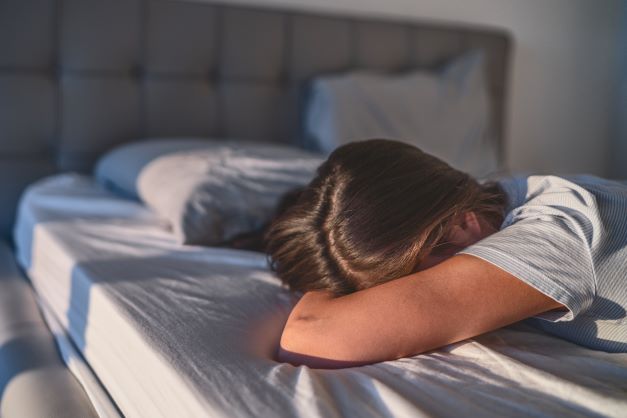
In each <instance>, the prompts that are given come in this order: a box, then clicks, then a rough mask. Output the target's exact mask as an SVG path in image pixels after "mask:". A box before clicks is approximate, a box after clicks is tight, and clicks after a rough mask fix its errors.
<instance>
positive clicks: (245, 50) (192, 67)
mask: <svg viewBox="0 0 627 418" xmlns="http://www.w3.org/2000/svg"><path fill="white" fill-rule="evenodd" d="M111 28H115V30H114V31H112V30H111ZM511 46H512V45H511V39H510V37H509V35H508V34H507V33H506V32H504V31H503V30H500V29H496V28H486V27H475V26H465V25H460V24H455V25H453V24H441V23H437V22H424V21H409V20H407V21H401V20H399V19H391V18H388V19H385V18H376V19H375V18H371V17H368V16H336V15H328V14H319V13H318V14H316V13H308V12H302V11H295V10H289V9H278V8H255V7H248V6H233V5H229V4H228V3H225V4H218V3H203V2H189V1H179V0H109V1H104V0H89V1H85V0H4V1H2V2H0V138H1V141H0V173H1V174H2V175H1V176H0V199H1V202H2V205H0V229H1V232H2V234H3V236H4V238H5V239H7V240H11V236H12V231H13V230H14V231H15V234H14V236H13V237H14V242H13V244H14V248H13V249H12V250H9V249H8V248H5V246H3V247H1V250H2V255H3V257H2V259H3V263H4V264H3V265H2V266H0V267H2V269H1V272H2V274H3V276H2V278H3V280H4V275H5V271H9V273H7V275H10V276H11V280H13V282H15V280H16V279H15V277H16V276H17V275H18V274H19V273H18V272H17V269H16V268H15V267H14V264H15V260H14V259H13V258H14V257H16V258H17V261H18V262H19V265H20V266H21V268H22V270H23V272H24V273H25V275H26V276H27V277H28V280H29V282H30V283H31V284H32V287H33V289H34V295H35V298H36V300H37V303H38V308H35V307H29V308H28V313H27V315H28V318H29V321H35V320H38V321H41V320H40V319H37V318H39V312H37V309H39V310H40V311H41V314H42V315H43V316H44V317H45V320H46V325H47V327H48V329H50V331H51V332H52V335H54V338H55V341H56V349H57V350H58V352H59V354H60V358H61V359H62V361H63V364H65V366H67V370H69V372H67V375H66V376H65V377H64V378H63V379H62V378H57V377H55V378H54V379H52V378H48V380H46V379H45V378H44V377H45V375H44V377H42V378H38V379H39V380H37V379H33V380H31V381H26V382H25V383H24V384H23V385H21V386H19V387H17V388H16V389H15V390H12V391H7V390H4V393H3V394H2V405H1V406H2V411H3V415H6V416H37V413H35V412H32V410H29V409H28V408H27V407H26V403H25V402H24V399H37V400H38V401H39V402H37V403H36V404H37V405H40V406H41V409H40V411H52V410H53V409H54V410H58V411H66V412H67V411H72V412H67V414H68V415H71V416H106V417H109V416H111V417H115V416H127V417H138V416H151V417H152V416H242V417H246V416H324V417H327V416H360V417H362V416H363V417H367V416H451V415H472V416H499V417H500V416H530V415H532V416H589V415H601V416H616V417H619V416H624V411H625V410H627V402H626V401H625V398H626V397H627V357H625V354H608V353H603V352H595V351H592V350H588V349H585V348H582V347H578V346H575V345H573V344H570V343H567V342H565V341H562V340H559V339H556V338H554V337H550V336H548V335H546V334H544V333H542V332H539V331H536V330H534V329H533V328H530V327H529V326H527V325H526V324H517V325H515V326H512V327H508V328H506V329H503V330H499V331H496V332H493V333H489V334H486V335H482V336H480V337H477V338H475V339H472V340H468V341H464V342H461V343H458V344H454V345H451V346H448V347H445V348H443V349H440V350H436V351H433V352H430V353H426V354H423V355H420V356H416V357H413V358H411V359H403V360H398V361H394V362H386V363H381V364H377V365H371V366H365V367H359V368H351V369H345V370H313V369H309V368H307V367H293V366H291V365H288V364H281V363H277V362H276V361H274V360H273V353H274V351H275V349H276V344H277V339H278V336H279V334H280V331H281V327H282V325H283V323H284V321H285V319H286V317H287V314H288V312H289V309H290V307H291V306H292V304H293V303H294V298H293V296H291V295H290V294H289V293H287V292H286V291H285V290H284V289H283V288H282V287H281V286H280V285H279V282H278V280H277V279H276V277H274V276H273V275H272V273H271V272H270V270H269V269H268V265H267V260H266V258H265V256H264V255H263V254H259V253H254V252H247V251H241V250H231V249H224V248H210V247H200V246H181V245H180V244H178V243H177V242H176V241H175V240H174V238H173V236H172V234H171V233H170V231H169V230H168V228H167V227H166V226H165V225H164V223H163V220H162V219H160V218H159V217H156V216H155V214H154V213H153V212H151V211H150V210H147V209H146V208H145V207H144V206H142V205H141V204H139V203H138V202H137V201H135V200H132V199H124V198H121V197H120V196H117V195H115V194H113V193H111V192H110V191H108V190H105V189H103V188H102V187H101V186H99V185H98V184H96V183H95V182H94V180H93V178H92V177H91V176H89V174H90V173H91V172H92V169H93V164H94V162H95V161H96V160H97V159H98V158H99V157H100V156H101V155H102V154H103V153H104V152H106V151H107V150H109V149H110V148H112V147H113V146H115V145H118V144H121V143H127V142H133V141H140V140H143V139H145V138H160V137H171V136H181V137H186V136H187V137H190V136H196V137H199V136H200V137H213V138H215V137H219V138H227V139H246V140H249V141H258V142H269V143H275V144H292V145H296V146H298V147H302V148H307V149H312V148H314V146H313V145H312V142H311V138H309V137H308V136H307V134H306V133H305V131H304V129H303V122H304V120H303V115H302V107H303V106H302V104H303V102H304V100H305V99H306V96H307V94H308V89H309V82H310V80H311V79H312V78H314V77H317V76H321V75H326V74H338V73H343V72H347V71H352V70H361V69H368V70H375V71H380V72H385V73H399V72H404V71H408V70H413V69H431V68H436V67H438V66H440V65H442V63H444V62H447V61H449V60H451V59H452V58H454V57H456V56H459V55H460V54H462V53H463V52H465V51H468V50H471V49H478V50H481V51H483V53H484V54H485V56H486V74H485V76H486V80H487V86H488V92H489V98H490V107H491V112H492V116H493V117H492V119H491V123H492V125H491V130H492V132H493V133H494V135H493V136H492V139H493V141H494V146H495V149H496V150H497V154H498V156H499V157H500V160H501V162H502V155H503V147H504V143H505V141H504V132H505V122H506V117H505V115H506V103H507V100H506V97H507V74H508V63H509V53H510V49H511ZM69 173H73V174H69ZM77 173H78V174H77ZM45 176H52V177H48V178H46V179H44V180H42V181H39V182H36V183H35V184H33V185H32V186H31V187H30V188H29V189H28V191H27V192H26V193H25V194H24V196H23V198H22V201H21V204H20V209H19V216H18V217H17V221H16V216H15V213H16V207H17V202H18V198H19V196H20V195H22V194H23V193H24V190H25V188H26V186H27V185H28V184H31V183H33V182H35V181H36V180H38V179H40V178H42V177H45ZM7 266H9V267H10V268H9V267H7ZM13 282H12V283H13ZM7 289H8V292H16V290H15V289H14V288H13V287H7ZM20 289H21V290H20V292H22V293H23V291H24V290H25V289H24V288H20ZM22 293H21V294H22ZM12 294H13V293H7V299H10V298H11V295H12ZM29 297H31V298H32V294H30V293H29ZM20 300H21V299H20ZM22 311H23V309H22V310H21V309H16V310H13V311H11V312H8V313H4V312H3V315H12V316H11V317H10V319H11V323H12V324H18V325H15V326H12V327H9V328H6V330H3V331H2V332H1V333H0V336H1V337H2V341H3V342H4V343H3V344H5V345H3V347H5V346H7V345H10V344H8V343H7V342H9V343H10V342H11V341H13V340H15V339H17V338H18V337H21V335H22V334H23V326H20V325H19V324H23V323H24V320H23V315H26V313H24V312H22ZM20 315H22V316H20ZM29 323H30V322H29ZM42 329H43V327H42ZM20 341H22V340H20ZM21 347H24V348H23V349H20V357H19V362H20V363H19V364H20V365H21V366H20V367H21V368H18V370H17V371H16V372H15V374H16V375H19V374H20V373H22V374H26V373H27V372H29V371H31V370H33V369H45V368H46V367H48V368H49V367H51V365H53V364H54V366H55V367H58V366H59V364H58V363H60V360H59V359H56V360H55V359H52V358H50V356H47V357H45V360H42V358H43V357H42V356H39V354H38V353H40V352H41V350H43V348H42V347H47V348H46V349H50V347H52V343H51V341H43V340H42V339H37V340H32V341H31V340H24V344H23V345H22V346H21ZM5 351H6V350H2V349H0V364H9V363H7V362H11V361H14V359H15V357H11V356H8V355H7V354H6V352H5ZM55 361H56V363H55ZM3 362H4V363H3ZM70 372H71V376H74V377H75V379H76V381H78V382H79V383H80V386H79V385H76V384H74V385H73V384H72V383H71V382H70V383H68V378H67V376H69V373H70ZM64 379H65V380H64ZM70 380H72V379H70ZM3 389H4V388H3ZM67 394H72V396H68V395H67ZM77 399H78V401H77ZM80 399H82V401H81V400H80ZM85 399H86V400H88V402H85ZM33 404H35V402H33ZM85 404H87V405H88V406H85ZM6 405H11V408H12V409H10V411H11V413H8V412H7V411H9V409H7V408H8V407H6ZM70 405H71V406H72V408H70ZM53 406H54V408H53Z"/></svg>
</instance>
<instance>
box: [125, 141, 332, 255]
mask: <svg viewBox="0 0 627 418" xmlns="http://www.w3.org/2000/svg"><path fill="white" fill-rule="evenodd" d="M322 161H323V159H322V157H321V156H320V155H316V154H313V153H309V152H306V151H303V150H300V149H297V148H294V147H287V146H279V145H270V144H255V143H246V142H234V141H229V142H228V143H226V142H221V143H218V142H214V143H213V144H212V145H210V146H207V147H205V148H202V149H197V150H195V151H188V152H180V153H173V154H169V155H164V156H161V157H160V158H157V159H155V160H154V161H152V162H151V163H149V164H147V165H146V167H145V168H144V169H143V170H142V171H141V173H140V175H139V179H138V181H137V183H138V189H139V195H140V197H141V199H142V201H143V202H144V203H145V204H146V205H148V206H149V207H150V208H152V209H153V210H154V211H155V212H156V213H158V214H159V215H160V216H161V217H163V218H164V219H166V220H167V221H168V222H170V225H171V227H172V230H173V231H174V234H175V236H176V237H177V239H178V240H179V242H181V243H184V244H197V245H199V244H205V245H215V244H219V243H222V242H224V241H228V240H230V239H232V238H234V237H235V236H237V235H239V234H241V233H245V232H251V231H255V230H258V229H259V228H261V227H262V226H263V225H264V224H266V223H267V222H268V221H270V220H271V219H272V216H273V215H274V213H275V210H276V208H277V206H278V205H279V203H280V201H281V199H282V197H283V196H284V195H285V193H287V192H289V191H291V190H294V189H296V188H299V187H303V186H305V185H306V184H308V183H309V182H310V181H311V179H312V178H313V177H314V176H315V173H316V169H317V168H318V166H319V165H320V164H321V163H322Z"/></svg>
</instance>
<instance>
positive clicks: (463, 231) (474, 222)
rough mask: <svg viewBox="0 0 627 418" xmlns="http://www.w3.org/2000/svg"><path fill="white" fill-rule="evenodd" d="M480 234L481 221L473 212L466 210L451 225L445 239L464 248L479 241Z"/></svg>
mask: <svg viewBox="0 0 627 418" xmlns="http://www.w3.org/2000/svg"><path fill="white" fill-rule="evenodd" d="M481 238H483V236H482V229H481V223H480V222H479V218H478V217H477V214H476V213H475V212H472V211H470V212H466V213H464V214H463V215H461V216H460V217H459V220H458V221H457V222H456V223H455V224H454V225H453V226H452V227H451V229H450V231H449V232H448V234H447V241H448V242H449V243H451V244H453V245H456V246H458V247H462V248H466V247H468V246H469V245H472V244H474V243H475V242H477V241H479V240H480V239H481Z"/></svg>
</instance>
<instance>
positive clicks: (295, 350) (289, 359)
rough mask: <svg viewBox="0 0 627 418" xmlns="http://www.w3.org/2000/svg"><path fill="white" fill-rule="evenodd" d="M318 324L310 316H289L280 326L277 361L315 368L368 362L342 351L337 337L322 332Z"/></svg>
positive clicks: (334, 367)
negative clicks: (283, 324)
mask: <svg viewBox="0 0 627 418" xmlns="http://www.w3.org/2000/svg"><path fill="white" fill-rule="evenodd" d="M322 325H323V324H321V323H319V322H318V321H316V320H315V319H313V318H306V319H293V318H291V319H290V321H288V323H287V324H286V326H285V328H284V329H283V334H282V336H281V343H280V346H279V349H278V353H277V360H278V361H280V362H283V363H290V364H292V365H294V366H308V367H311V368H315V369H337V368H344V367H354V366H360V365H363V364H368V363H371V362H367V361H359V360H356V359H352V358H351V356H352V354H354V353H352V352H351V351H350V350H345V349H344V346H343V343H342V341H341V340H334V339H333V338H332V337H331V336H330V335H329V333H327V332H324V331H323V326H322Z"/></svg>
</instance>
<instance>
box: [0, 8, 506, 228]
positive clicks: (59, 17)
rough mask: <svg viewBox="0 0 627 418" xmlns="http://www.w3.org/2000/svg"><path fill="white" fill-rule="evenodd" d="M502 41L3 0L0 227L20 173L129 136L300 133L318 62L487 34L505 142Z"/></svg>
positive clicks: (341, 64)
mask: <svg viewBox="0 0 627 418" xmlns="http://www.w3.org/2000/svg"><path fill="white" fill-rule="evenodd" d="M510 43H511V42H510V38H509V36H508V35H507V34H506V33H504V32H503V31H500V30H494V29H488V28H476V27H458V26H450V25H449V26H442V25H437V24H434V23H424V22H416V21H405V22H400V21H391V20H378V19H370V18H366V17H359V18H355V17H343V16H332V15H321V14H311V13H303V12H297V11H286V10H278V9H265V8H264V9H262V8H249V7H243V6H231V5H226V4H215V3H199V2H185V1H181V0H0V232H1V233H2V234H3V235H4V236H7V235H8V234H9V232H10V228H11V224H12V222H13V214H14V209H15V204H16V201H17V198H18V196H19V194H20V193H21V191H22V190H23V188H24V186H25V185H27V184H28V183H30V182H31V181H33V180H35V179H37V178H39V177H41V176H43V175H46V174H49V173H53V172H55V171H59V170H79V171H88V170H89V169H90V168H91V166H92V164H93V162H94V161H95V159H96V158H97V157H98V156H99V155H100V154H101V153H102V152H104V151H106V150H107V149H109V148H111V147H112V146H114V145H116V144H119V143H122V142H125V141H132V140H138V139H141V138H145V137H158V136H174V135H176V136H184V135H194V136H211V137H225V138H247V139H254V140H260V141H273V142H277V141H278V142H292V143H297V144H300V143H302V138H301V134H300V118H299V115H300V114H299V108H300V106H299V105H300V103H301V96H302V94H303V86H304V84H305V82H306V81H307V80H308V79H310V78H311V77H312V76H315V75H318V74H322V73H332V72H340V71H347V70H351V69H357V68H368V69H376V70H383V71H390V72H396V71H403V70H408V69H412V68H418V67H422V68H423V67H434V66H437V65H438V64H440V63H442V62H444V61H446V60H447V59H449V58H451V57H453V56H456V55H458V54H459V53H461V52H462V51H464V50H467V49H470V48H483V49H485V50H486V52H487V54H488V61H489V65H488V72H489V73H488V80H489V82H490V88H491V97H492V99H493V109H494V114H495V132H497V133H498V135H497V140H499V144H501V143H502V140H503V131H504V130H503V115H504V104H505V97H506V94H505V87H506V74H507V64H508V57H509V49H510Z"/></svg>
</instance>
